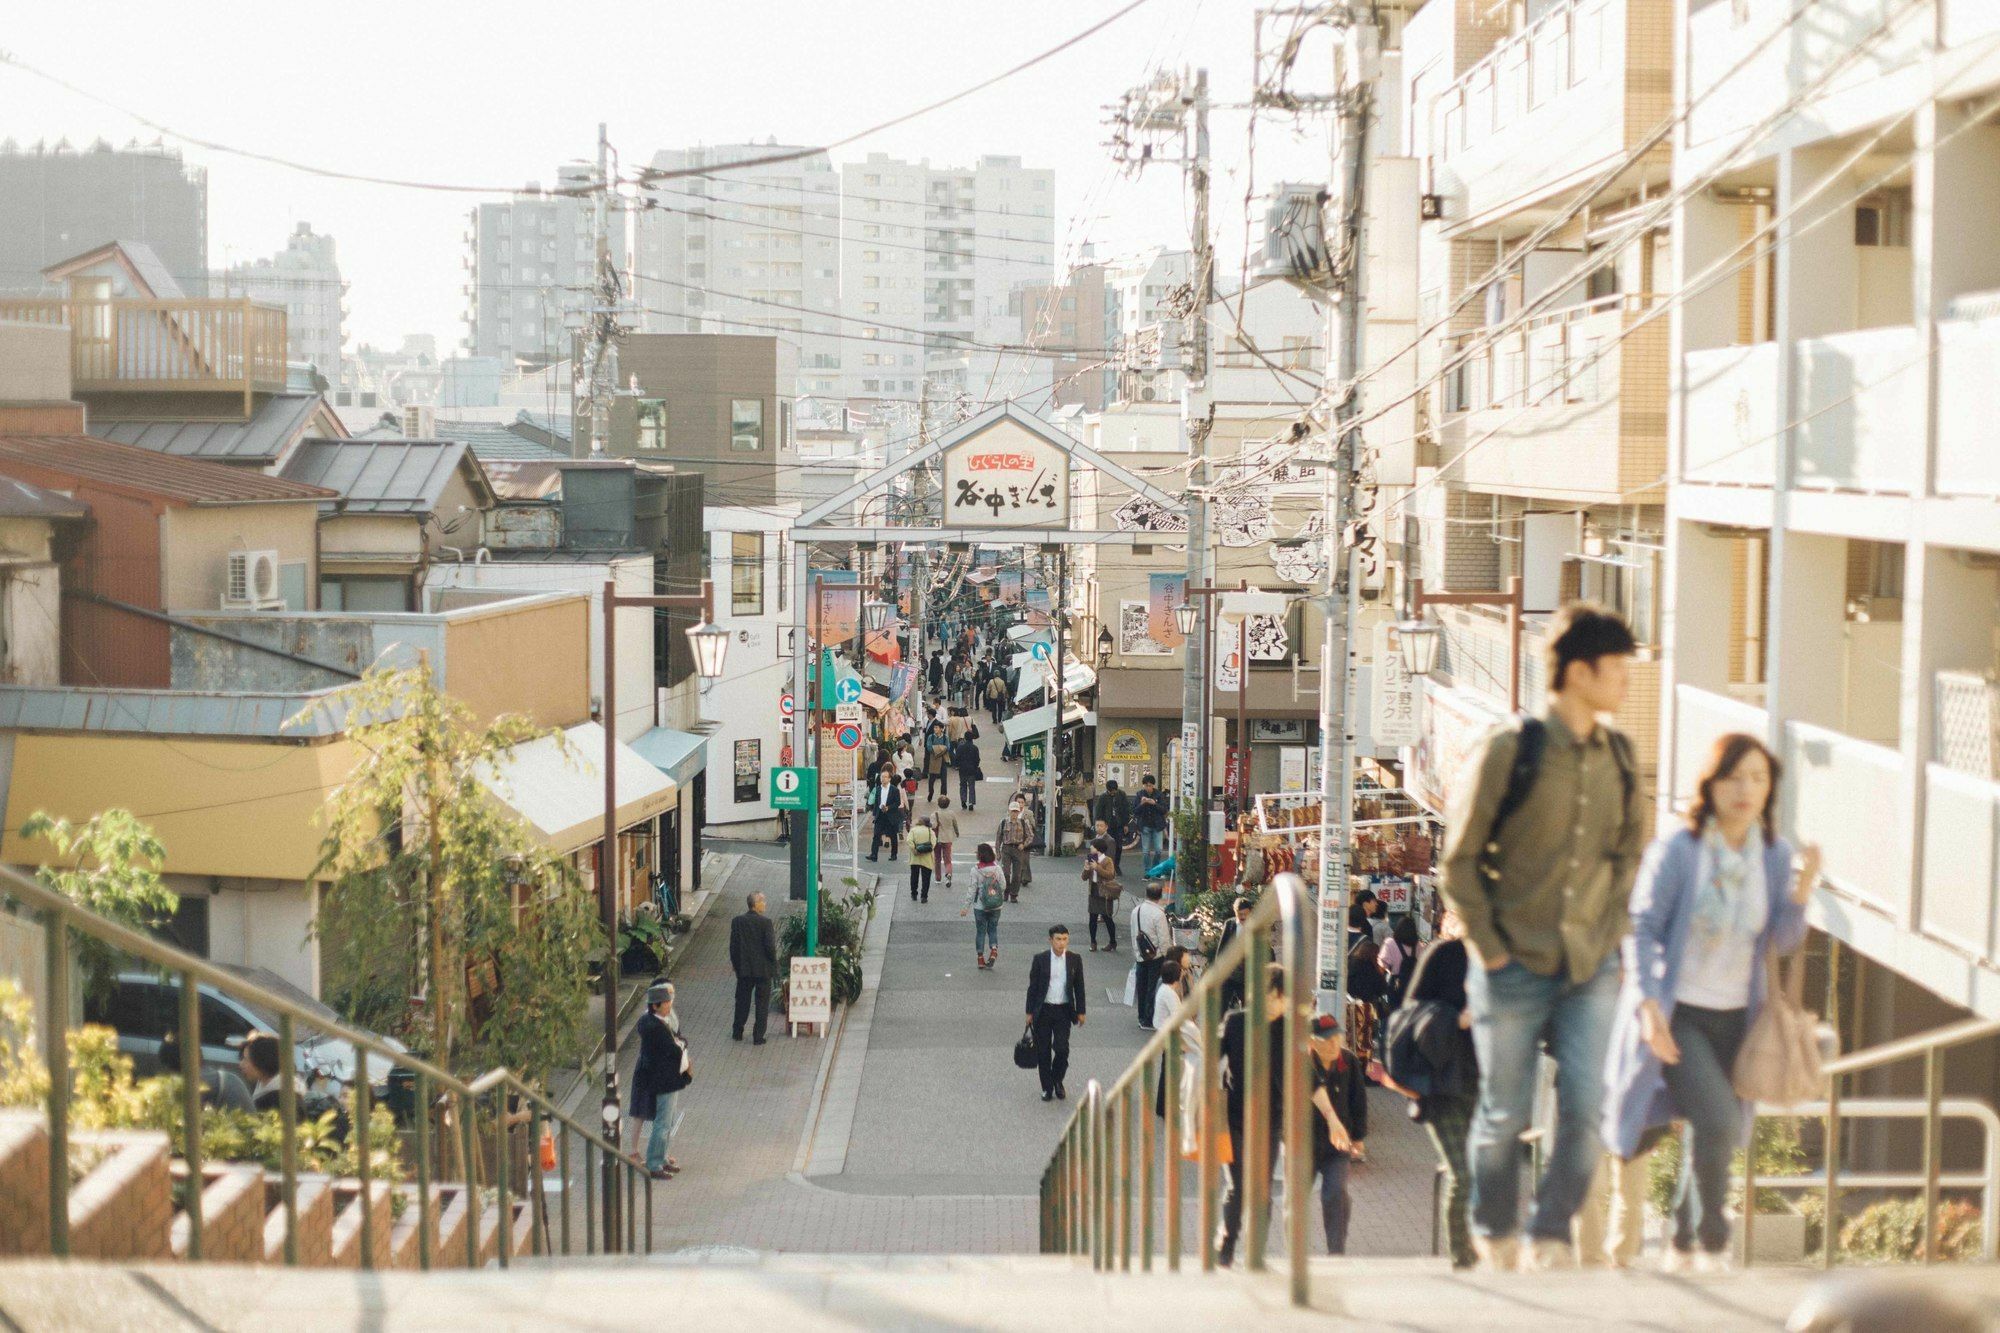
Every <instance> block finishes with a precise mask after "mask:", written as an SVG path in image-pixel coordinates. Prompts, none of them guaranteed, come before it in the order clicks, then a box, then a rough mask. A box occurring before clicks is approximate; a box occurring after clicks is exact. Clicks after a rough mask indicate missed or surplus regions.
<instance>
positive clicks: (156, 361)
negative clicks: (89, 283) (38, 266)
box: [0, 297, 286, 396]
mask: <svg viewBox="0 0 2000 1333" xmlns="http://www.w3.org/2000/svg"><path fill="white" fill-rule="evenodd" d="M0 320H14V321H16V322H19V323H24V324H62V325H66V326H67V327H68V328H69V331H70V375H71V380H72V382H73V383H74V384H75V386H76V388H77V390H78V391H79V392H83V393H115V392H124V393H135V392H146V391H158V390H167V391H179V392H214V391H221V392H228V393H242V394H245V395H246V396H247V395H248V394H250V393H252V392H261V393H275V392H278V391H279V390H282V389H283V388H284V387H285V336H286V328H285V312H284V311H283V310H282V309H279V308H278V307H276V306H267V305H258V304H257V303H255V302H253V301H247V300H229V299H223V298H186V299H177V300H131V301H126V300H118V301H74V300H69V299H66V298H61V297H4V298H0Z"/></svg>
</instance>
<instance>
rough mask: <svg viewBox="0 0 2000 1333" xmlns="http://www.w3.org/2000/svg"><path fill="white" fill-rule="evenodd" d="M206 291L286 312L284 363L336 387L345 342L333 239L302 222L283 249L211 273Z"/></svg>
mask: <svg viewBox="0 0 2000 1333" xmlns="http://www.w3.org/2000/svg"><path fill="white" fill-rule="evenodd" d="M210 290H211V291H212V292H213V293H214V294H215V295H217V296H247V297H249V298H250V299H251V300H252V301H261V302H263V303H264V304H265V305H275V306H283V307H284V309H285V346H286V356H287V359H289V360H290V361H292V362H294V363H300V362H302V363H305V364H307V365H310V366H312V367H313V368H314V369H315V370H317V371H319V373H320V374H321V375H323V376H325V377H326V382H327V383H328V384H329V385H336V384H339V383H340V353H341V348H343V347H344V346H346V343H347V328H346V322H347V304H346V296H347V284H346V283H345V282H343V281H342V280H341V277H340V261H339V259H338V258H336V257H335V255H334V245H333V237H331V236H322V235H319V234H318V233H316V232H314V231H313V229H312V223H310V222H301V223H300V224H299V225H298V227H297V229H296V230H294V231H293V232H292V234H291V236H290V237H288V238H287V239H286V241H285V248H284V249H282V250H280V251H278V252H277V253H276V254H275V255H272V256H271V257H270V258H268V259H258V260H254V261H252V262H250V263H246V264H238V265H236V266H234V267H233V268H226V269H222V270H220V271H219V272H217V273H216V275H215V277H214V279H213V281H212V282H211V284H210Z"/></svg>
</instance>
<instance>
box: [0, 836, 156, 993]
mask: <svg viewBox="0 0 2000 1333" xmlns="http://www.w3.org/2000/svg"><path fill="white" fill-rule="evenodd" d="M21 836H22V837H24V838H39V839H41V840H43V841H45V842H47V843H48V844H49V845H50V846H51V847H53V848H54V849H55V854H56V859H57V861H58V862H62V863H66V864H55V863H51V864H47V865H44V866H42V867H41V868H39V869H38V870H36V871H35V878H36V879H38V880H40V881H41V882H42V884H43V886H44V887H46V888H50V889H53V890H55V891H56V892H57V893H60V894H62V895H63V896H64V897H65V898H68V899H69V900H70V901H71V902H74V903H76V904H77V905H78V906H79V907H83V908H87V909H88V910H90V911H92V912H95V913H96V914H97V915H99V916H101V917H105V918H107V919H109V920H112V921H116V922H118V923H119V924H120V925H123V926H130V927H132V928H133V929H134V930H142V931H150V930H156V929H158V928H159V927H160V926H162V925H164V924H166V922H167V921H169V920H170V919H172V917H173V914H174V912H175V910H176V909H177V908H179V907H180V904H181V900H180V895H179V894H177V893H175V892H174V891H173V890H172V889H170V888H168V887H167V886H166V884H165V883H163V882H162V881H161V879H160V866H161V865H162V864H163V863H164V862H165V861H166V859H167V851H166V848H165V847H163V846H161V845H160V840H159V839H158V838H156V837H154V836H153V830H152V829H150V828H148V827H147V826H146V825H145V824H143V823H141V822H140V821H139V820H138V818H137V817H136V816H134V815H133V814H132V812H131V811H129V810H104V811H101V812H99V813H98V814H95V815H92V816H91V817H90V818H89V819H86V820H85V821H83V822H82V823H81V824H72V823H71V822H70V821H69V820H67V819H60V818H57V817H56V816H54V815H50V814H45V813H43V812H41V811H39V810H38V811H36V812H35V813H34V814H33V815H32V816H30V817H29V819H28V822H27V823H25V824H23V825H22V826H21ZM71 938H72V939H73V940H74V941H75V942H76V958H77V964H78V966H79V967H80V968H81V969H82V971H83V984H84V988H85V989H86V990H87V991H89V992H90V993H92V994H93V995H97V996H103V995H105V994H107V993H108V992H109V990H110V988H111V985H112V981H113V978H114V977H116V975H117V972H118V967H119V953H118V950H117V949H115V948H113V947H112V946H111V945H109V944H106V943H104V942H103V941H102V940H98V939H95V938H93V937H91V936H89V935H85V934H83V933H81V932H73V933H72V935H71Z"/></svg>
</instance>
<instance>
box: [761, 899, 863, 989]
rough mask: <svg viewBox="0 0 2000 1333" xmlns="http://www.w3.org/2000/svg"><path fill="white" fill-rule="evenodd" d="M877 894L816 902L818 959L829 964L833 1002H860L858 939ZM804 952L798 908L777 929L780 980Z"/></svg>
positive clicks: (803, 918)
mask: <svg viewBox="0 0 2000 1333" xmlns="http://www.w3.org/2000/svg"><path fill="white" fill-rule="evenodd" d="M876 896H877V893H876V890H873V889H856V890H855V891H854V892H852V893H849V894H847V895H846V896H845V897H840V898H836V897H834V896H832V895H831V894H822V895H821V896H820V900H819V955H820V957H822V958H826V959H830V960H832V964H833V966H832V972H833V1002H834V1003H835V1004H853V1003H854V1002H855V1001H856V1000H858V999H860V998H861V938H862V935H863V934H864V933H866V931H867V929H868V919H869V918H870V917H871V916H873V915H874V912H875V901H876ZM805 951H806V913H805V908H804V907H803V906H800V907H798V908H796V909H794V910H793V911H792V913H791V915H789V916H787V917H786V918H785V920H784V923H783V924H782V925H780V926H779V927H778V954H779V958H778V966H779V976H780V978H781V979H782V978H784V977H786V976H789V975H790V973H791V968H792V959H793V958H794V957H797V956H798V955H800V954H803V953H804V952H805Z"/></svg>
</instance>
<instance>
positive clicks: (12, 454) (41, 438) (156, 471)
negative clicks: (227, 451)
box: [0, 435, 340, 505]
mask: <svg viewBox="0 0 2000 1333" xmlns="http://www.w3.org/2000/svg"><path fill="white" fill-rule="evenodd" d="M18 468H26V469H31V470H32V471H33V472H35V473H40V474H42V476H64V477H77V478H86V479H88V480H90V481H93V482H96V483H98V484H100V485H104V486H109V487H112V488H115V489H122V490H126V491H131V492H136V493H139V494H144V495H150V496H155V497H158V498H160V499H165V500H171V501H174V502H176V503H179V504H190V505H219V504H278V503H286V502H301V501H314V502H318V501H328V500H338V499H339V498H340V495H339V492H337V491H330V490H326V489H324V488H322V487H320V486H316V485H310V484H305V483H303V482H301V481H300V480H299V479H297V478H286V477H267V476H265V475H264V474H263V473H261V472H256V471H252V470H251V469H249V468H241V467H227V466H224V465H223V464H220V463H209V462H204V461H202V460H201V459H197V458H175V457H172V456H170V455H167V454H158V453H154V452H153V451H152V450H151V449H142V448H140V447H139V446H138V445H136V444H119V443H117V442H116V441H113V440H100V439H97V438H96V437H94V436H90V435H0V473H10V474H13V473H16V472H17V469H18ZM36 479H37V480H40V479H41V478H40V477H38V478H36Z"/></svg>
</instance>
